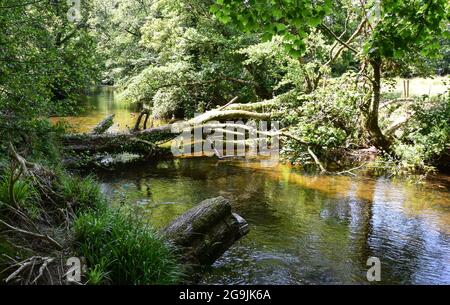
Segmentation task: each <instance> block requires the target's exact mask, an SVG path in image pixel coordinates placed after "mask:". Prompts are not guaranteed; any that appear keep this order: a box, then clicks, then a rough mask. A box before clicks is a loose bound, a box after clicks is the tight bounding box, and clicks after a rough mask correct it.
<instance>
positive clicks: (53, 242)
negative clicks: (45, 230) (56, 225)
mask: <svg viewBox="0 0 450 305" xmlns="http://www.w3.org/2000/svg"><path fill="white" fill-rule="evenodd" d="M0 223H2V224H3V225H4V226H6V227H7V228H9V229H11V230H13V231H15V232H18V233H22V234H26V235H30V236H34V237H37V238H42V239H45V240H47V241H49V242H51V243H52V244H54V245H55V246H57V247H58V248H59V249H63V246H61V244H59V243H58V242H57V241H56V240H54V239H53V238H51V237H50V236H48V235H45V234H40V233H35V232H30V231H26V230H23V229H20V228H17V227H14V226H12V225H10V224H9V223H7V222H4V221H3V220H2V219H0Z"/></svg>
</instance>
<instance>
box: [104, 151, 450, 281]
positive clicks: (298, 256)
mask: <svg viewBox="0 0 450 305" xmlns="http://www.w3.org/2000/svg"><path fill="white" fill-rule="evenodd" d="M100 179H101V181H102V186H103V189H104V191H105V192H106V193H107V194H108V196H109V197H110V198H112V199H114V200H115V201H121V200H123V199H127V201H131V202H132V203H135V204H137V205H139V206H141V207H142V208H143V211H144V213H145V214H146V216H147V217H148V219H149V221H150V222H151V223H152V224H153V225H155V226H156V227H158V228H160V227H162V226H164V225H166V224H167V223H168V222H170V221H171V220H172V219H173V218H175V217H176V216H178V215H181V214H182V213H184V212H185V211H187V210H188V209H190V208H191V207H193V206H194V205H195V204H197V203H198V202H200V201H201V200H204V199H206V198H211V197H215V196H224V197H226V198H229V199H230V200H231V201H232V204H233V209H234V210H235V211H236V212H237V213H239V214H240V215H242V216H243V217H244V218H245V219H246V220H247V221H248V222H249V224H250V233H249V235H248V236H246V237H245V238H243V239H242V240H241V241H239V242H238V243H236V244H235V245H234V246H233V247H232V248H231V249H230V250H229V251H228V252H227V253H225V255H224V256H223V257H222V258H221V259H219V260H218V261H217V262H216V263H215V264H214V266H213V267H212V268H211V269H210V270H209V272H207V273H206V276H205V278H204V279H203V282H204V283H207V284H319V283H327V284H352V283H361V284H365V283H368V281H367V279H366V272H367V270H368V268H369V267H368V266H366V262H367V259H368V258H369V257H378V258H379V259H380V260H381V271H382V276H381V279H382V281H381V283H383V284H400V283H404V284H406V283H413V284H450V264H449V263H450V196H449V190H450V189H449V183H448V180H445V179H443V180H437V181H435V182H430V183H426V184H425V185H423V186H417V185H412V184H409V183H406V182H402V181H397V182H396V181H392V180H388V179H384V178H378V179H373V178H354V177H343V176H307V175H303V174H300V173H299V172H297V171H296V170H295V169H292V168H290V167H287V166H282V165H280V166H279V167H277V168H272V169H267V168H262V167H260V165H259V163H258V162H254V163H252V162H244V161H236V160H235V161H217V160H213V159H206V158H195V159H179V160H173V161H164V162H159V163H157V164H148V165H144V166H143V165H139V166H135V167H129V168H127V169H126V170H123V171H121V172H114V175H113V176H111V175H108V174H100Z"/></svg>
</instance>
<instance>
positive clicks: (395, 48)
mask: <svg viewBox="0 0 450 305" xmlns="http://www.w3.org/2000/svg"><path fill="white" fill-rule="evenodd" d="M342 3H343V2H341V1H338V2H336V3H335V4H332V2H331V1H314V2H313V1H306V0H305V1H290V0H279V1H246V2H244V3H243V2H242V1H238V0H216V1H215V4H214V5H212V6H211V11H212V12H214V13H215V14H216V16H217V17H218V19H219V20H221V21H223V22H224V23H230V22H232V23H234V24H235V25H237V26H238V27H239V28H242V29H244V30H247V31H263V32H264V35H265V36H266V37H268V38H269V37H271V36H272V35H274V34H279V35H282V36H284V37H285V39H286V42H287V48H288V50H289V51H290V54H291V55H292V56H295V57H299V56H301V54H302V53H304V52H305V50H306V47H305V38H306V37H307V33H308V32H310V31H311V28H312V27H319V29H320V30H321V31H322V32H323V33H324V34H326V35H329V36H331V37H332V38H334V39H335V40H336V42H337V44H339V46H340V47H339V48H337V50H336V51H334V52H333V51H332V56H331V59H332V60H334V59H335V58H337V57H338V56H340V55H341V53H342V50H343V49H347V50H350V51H351V52H353V53H354V54H355V55H354V56H355V57H356V58H358V61H359V62H360V67H361V69H360V73H359V76H358V77H365V78H367V79H368V80H369V82H370V84H371V86H372V96H371V98H370V99H368V100H367V102H366V103H365V105H363V107H362V108H363V109H362V110H363V113H364V114H365V117H366V124H365V126H366V130H367V132H368V133H369V135H370V139H371V141H372V143H373V144H374V145H376V146H378V147H380V148H384V149H386V150H390V145H391V140H390V139H388V138H387V137H386V136H385V135H384V134H383V133H382V131H381V129H380V127H379V122H378V120H379V118H378V111H379V105H380V97H381V82H382V72H383V68H384V67H386V66H390V65H391V64H392V63H395V64H397V65H401V64H403V65H405V64H409V65H410V64H414V63H417V60H416V59H417V58H420V56H426V57H429V58H431V57H433V56H436V55H438V54H439V39H438V38H439V37H446V38H448V35H449V31H448V21H449V3H448V1H445V0H428V1H425V0H409V1H397V0H383V1H381V3H380V2H378V1H361V2H360V3H356V2H347V7H348V8H349V9H352V10H354V11H355V12H356V17H357V20H359V22H358V23H354V24H355V25H356V27H355V28H354V29H353V34H352V35H351V36H350V38H349V39H348V40H345V39H344V38H343V37H342V35H338V34H336V33H335V32H334V31H333V29H332V28H330V26H329V25H330V23H333V20H335V19H336V14H334V15H333V13H332V12H334V11H339V9H340V8H342ZM349 4H351V5H349ZM334 5H337V7H334ZM327 64H328V63H327ZM322 75H323V73H322V72H320V71H318V77H317V78H316V79H315V80H314V84H315V86H313V87H311V89H313V90H314V89H315V88H316V87H317V84H318V82H319V80H320V79H321V77H322Z"/></svg>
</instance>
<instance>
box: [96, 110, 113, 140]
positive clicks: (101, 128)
mask: <svg viewBox="0 0 450 305" xmlns="http://www.w3.org/2000/svg"><path fill="white" fill-rule="evenodd" d="M114 116H115V115H114V114H111V115H108V116H107V117H106V118H104V119H103V121H101V122H100V123H99V124H98V125H97V126H95V127H94V129H93V130H92V132H91V134H94V135H95V134H102V133H105V132H106V131H107V130H108V129H109V128H110V127H111V126H112V125H113V124H114Z"/></svg>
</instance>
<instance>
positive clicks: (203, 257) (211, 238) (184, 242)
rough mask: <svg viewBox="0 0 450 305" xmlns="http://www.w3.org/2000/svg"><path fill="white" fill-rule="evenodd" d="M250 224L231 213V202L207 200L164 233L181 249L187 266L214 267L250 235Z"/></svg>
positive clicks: (219, 199) (180, 218)
mask: <svg viewBox="0 0 450 305" xmlns="http://www.w3.org/2000/svg"><path fill="white" fill-rule="evenodd" d="M248 231H249V229H248V224H247V222H246V221H245V220H244V219H243V218H242V217H240V216H239V215H237V214H235V213H233V212H232V211H231V204H230V201H229V200H227V199H225V198H223V197H217V198H212V199H207V200H205V201H203V202H201V203H200V204H199V205H197V206H196V207H194V208H193V209H191V210H189V211H188V212H187V213H185V214H184V215H182V216H180V217H178V218H177V219H175V220H174V221H173V222H172V223H171V224H169V225H168V226H167V227H166V228H165V229H163V231H162V233H163V234H164V235H165V236H166V237H167V238H168V239H169V240H171V241H172V242H173V244H174V245H175V246H176V247H177V248H178V249H180V251H181V254H182V258H183V263H185V264H186V265H188V266H191V267H194V268H195V267H196V266H205V265H211V264H213V263H214V262H215V261H216V260H217V259H218V258H219V257H221V256H222V254H223V253H225V251H227V250H228V249H229V248H230V247H231V246H232V245H233V244H234V243H235V242H236V241H237V240H239V239H240V238H242V237H243V236H245V235H246V234H247V233H248Z"/></svg>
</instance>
